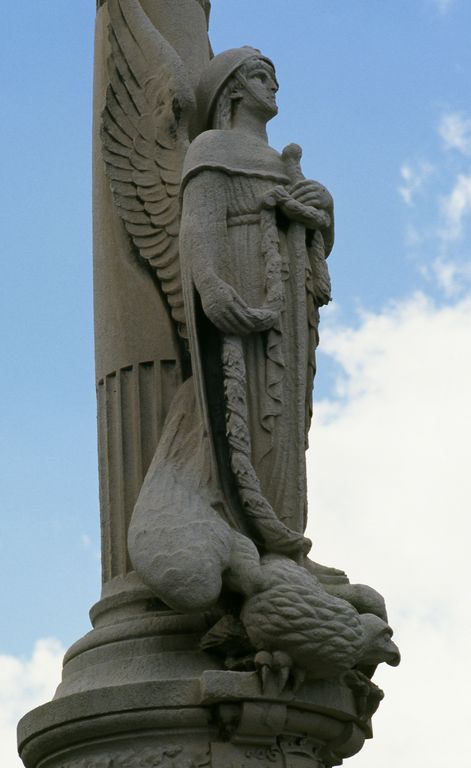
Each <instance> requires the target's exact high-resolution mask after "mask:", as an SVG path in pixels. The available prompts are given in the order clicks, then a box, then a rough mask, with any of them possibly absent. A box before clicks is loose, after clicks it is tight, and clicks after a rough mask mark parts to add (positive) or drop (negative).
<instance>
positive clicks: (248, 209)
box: [19, 0, 399, 768]
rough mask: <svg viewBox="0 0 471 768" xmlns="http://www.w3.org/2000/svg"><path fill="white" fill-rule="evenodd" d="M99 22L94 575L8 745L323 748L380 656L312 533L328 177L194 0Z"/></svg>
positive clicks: (363, 693) (175, 755) (142, 1)
mask: <svg viewBox="0 0 471 768" xmlns="http://www.w3.org/2000/svg"><path fill="white" fill-rule="evenodd" d="M97 5H98V11H97V26H96V65H95V106H94V110H95V125H94V254H95V327H96V369H97V392H98V433H99V468H100V507H101V524H102V543H103V550H102V555H103V557H102V560H103V589H102V596H101V600H100V601H99V603H98V604H97V605H96V606H94V607H93V608H92V610H91V619H92V624H93V630H92V631H91V632H90V633H89V634H88V635H86V636H85V637H84V638H82V639H81V640H79V641H78V642H77V643H76V644H75V645H74V646H72V648H70V649H69V651H68V652H67V654H66V656H65V659H64V669H63V679H62V683H61V685H60V686H59V688H58V690H57V692H56V695H55V698H54V700H53V701H52V702H51V703H49V704H46V705H44V706H43V707H39V708H38V709H37V710H34V711H33V712H31V713H29V714H28V715H26V716H25V717H24V718H23V720H22V721H21V722H20V725H19V748H20V754H21V757H22V759H23V761H24V763H25V765H26V767H27V768H39V766H41V768H134V767H136V768H150V767H151V766H163V768H173V766H175V768H180V767H181V768H183V766H188V767H193V766H195V768H196V767H199V766H214V768H218V766H221V768H222V767H223V766H224V768H226V766H227V768H229V766H231V765H241V766H252V765H254V766H259V767H260V766H265V765H269V764H270V765H273V764H275V765H280V766H281V765H283V766H286V765H290V766H293V767H296V768H297V767H298V766H299V768H302V766H306V768H307V766H312V768H316V767H317V768H326V767H327V766H332V765H337V764H340V763H341V762H342V760H343V759H344V758H345V757H348V756H350V755H353V754H355V753H356V752H358V750H359V749H361V747H362V745H363V742H364V740H365V738H370V737H371V724H370V718H371V716H372V714H373V713H374V711H375V710H376V708H377V706H378V704H379V702H380V701H381V698H382V695H383V694H382V692H381V691H380V689H379V688H377V686H376V685H375V684H374V683H373V682H372V681H371V677H372V675H373V674H374V671H375V669H376V666H377V664H379V663H381V662H386V663H388V664H392V665H396V664H398V663H399V651H398V649H397V647H396V645H395V644H394V643H393V641H392V639H391V636H392V630H391V628H390V627H389V625H388V623H387V614H386V608H385V604H384V600H383V598H382V597H381V595H379V594H378V593H377V592H376V591H375V590H373V589H372V588H370V587H367V586H364V585H355V584H350V583H349V581H348V578H347V576H346V575H345V574H344V573H343V571H341V570H338V569H335V568H330V567H326V566H322V565H320V564H318V563H315V562H313V561H311V560H309V559H308V557H307V555H308V552H309V550H310V547H311V542H310V541H309V540H308V539H307V538H306V537H305V536H304V530H305V526H306V515H307V500H306V464H305V450H306V447H307V437H308V431H309V426H310V420H311V397H312V386H313V380H314V374H315V369H316V361H315V350H316V347H317V344H318V324H319V310H320V308H321V307H322V306H323V305H325V304H327V303H328V301H329V300H330V279H329V274H328V269H327V263H326V259H327V257H328V256H329V253H330V251H331V249H332V246H333V240H334V213H333V200H332V197H331V195H330V193H329V192H328V191H327V190H326V189H325V187H324V186H323V185H322V184H321V183H319V182H317V181H313V180H309V179H306V178H305V177H304V175H303V173H302V170H301V165H300V161H301V154H302V153H301V148H300V147H298V146H297V145H294V144H291V145H289V146H288V147H286V148H285V149H284V150H283V151H282V152H281V154H280V153H278V152H277V151H276V150H274V149H273V148H271V147H270V146H269V144H268V140H267V133H266V124H267V122H268V121H269V120H270V119H271V118H272V117H273V116H274V115H275V114H276V113H277V106H276V91H277V89H278V83H277V80H276V74H275V68H274V65H273V63H272V62H271V61H270V60H269V59H267V58H266V57H265V56H263V54H261V53H260V51H258V50H256V49H254V48H249V47H244V48H237V49H232V50H230V51H226V52H224V53H222V54H219V55H217V56H214V57H213V55H212V51H211V47H210V44H209V40H208V35H207V21H208V18H209V2H207V1H206V0H179V2H178V3H175V2H172V0H107V2H106V1H105V2H99V3H98V4H97Z"/></svg>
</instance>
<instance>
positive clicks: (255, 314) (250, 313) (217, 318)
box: [200, 278, 280, 336]
mask: <svg viewBox="0 0 471 768" xmlns="http://www.w3.org/2000/svg"><path fill="white" fill-rule="evenodd" d="M200 296H201V303H202V305H203V311H204V313H205V315H206V317H208V318H209V319H210V320H211V322H212V323H213V325H215V326H216V328H218V329H219V330H220V331H222V333H230V334H235V335H236V336H246V335H247V334H249V333H260V332H261V331H267V330H268V329H269V328H272V327H273V325H274V324H275V322H276V321H277V319H278V317H279V310H280V308H279V307H276V306H273V307H270V308H263V309H257V308H254V307H249V306H248V304H247V303H246V302H245V301H244V300H243V298H242V297H241V296H240V295H239V294H238V293H237V291H235V290H234V288H232V286H230V285H229V284H228V283H226V282H224V281H223V280H220V279H219V278H216V280H215V281H212V282H211V287H210V289H208V288H204V287H202V288H201V289H200Z"/></svg>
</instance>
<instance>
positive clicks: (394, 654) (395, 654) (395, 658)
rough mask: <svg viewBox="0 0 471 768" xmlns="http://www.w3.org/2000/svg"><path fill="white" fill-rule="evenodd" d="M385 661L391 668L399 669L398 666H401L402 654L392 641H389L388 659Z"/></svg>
mask: <svg viewBox="0 0 471 768" xmlns="http://www.w3.org/2000/svg"><path fill="white" fill-rule="evenodd" d="M385 661H386V664H389V666H390V667H397V666H398V664H400V661H401V654H400V652H399V648H398V647H397V645H396V643H393V641H392V640H390V641H389V648H388V657H387V659H385Z"/></svg>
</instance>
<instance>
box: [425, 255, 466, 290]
mask: <svg viewBox="0 0 471 768" xmlns="http://www.w3.org/2000/svg"><path fill="white" fill-rule="evenodd" d="M423 273H424V276H425V277H427V278H430V277H432V278H433V279H434V280H435V281H436V283H437V285H438V287H439V288H440V289H441V290H442V291H443V295H444V296H445V297H446V298H448V299H449V298H453V297H457V296H459V295H460V294H463V293H464V292H466V291H468V290H469V285H470V282H471V262H464V263H460V262H458V261H452V260H450V259H445V258H442V257H438V258H437V259H434V261H432V263H431V265H430V268H428V267H427V268H425V267H424V269H423Z"/></svg>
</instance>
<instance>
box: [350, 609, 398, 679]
mask: <svg viewBox="0 0 471 768" xmlns="http://www.w3.org/2000/svg"><path fill="white" fill-rule="evenodd" d="M360 621H361V624H362V627H363V633H364V635H363V637H364V642H363V651H362V654H361V658H360V660H359V662H360V664H361V665H362V666H363V665H373V664H374V665H376V664H381V662H383V661H384V662H386V664H389V665H390V666H391V667H397V665H398V664H399V662H400V661H401V654H400V653H399V648H398V647H397V645H396V643H394V642H393V641H392V634H393V631H392V629H391V627H390V626H389V624H386V622H385V621H383V619H380V618H379V616H375V615H374V614H372V613H363V614H361V616H360Z"/></svg>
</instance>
